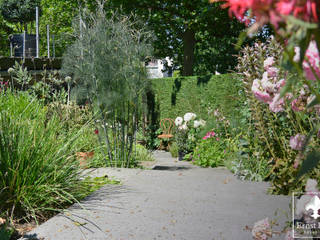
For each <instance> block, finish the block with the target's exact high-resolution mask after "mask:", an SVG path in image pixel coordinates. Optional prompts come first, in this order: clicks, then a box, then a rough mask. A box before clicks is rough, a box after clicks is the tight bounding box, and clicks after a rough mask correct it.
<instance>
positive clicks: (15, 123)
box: [0, 91, 85, 220]
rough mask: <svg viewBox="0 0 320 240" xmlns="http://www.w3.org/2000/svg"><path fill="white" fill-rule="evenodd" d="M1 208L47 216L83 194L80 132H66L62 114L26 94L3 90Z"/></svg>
mask: <svg viewBox="0 0 320 240" xmlns="http://www.w3.org/2000/svg"><path fill="white" fill-rule="evenodd" d="M0 129H1V131H0V189H1V192H0V202H1V206H0V212H1V215H6V216H8V217H16V218H19V217H22V218H29V217H33V218H35V219H37V220H38V219H44V218H46V217H47V213H48V212H50V211H52V210H54V209H55V210H57V209H61V208H62V207H63V206H65V205H66V204H71V203H73V202H75V201H76V199H77V198H78V197H79V196H81V194H82V193H83V191H85V188H83V186H81V185H80V184H79V178H78V163H77V161H76V160H75V157H74V152H75V151H76V150H77V149H76V148H75V145H76V139H77V137H78V136H79V135H80V134H81V132H79V131H69V132H65V131H63V128H62V127H61V124H60V121H59V118H58V117H57V116H56V115H52V116H51V118H50V119H49V120H48V119H47V110H46V107H44V106H43V105H42V104H41V103H40V102H39V101H38V100H37V99H35V98H32V97H30V96H29V95H27V94H26V93H19V94H17V95H15V94H12V93H11V92H9V91H6V92H2V93H1V95H0Z"/></svg>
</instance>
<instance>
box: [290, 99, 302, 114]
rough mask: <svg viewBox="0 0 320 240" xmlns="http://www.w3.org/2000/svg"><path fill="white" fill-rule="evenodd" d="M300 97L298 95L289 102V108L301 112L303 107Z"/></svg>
mask: <svg viewBox="0 0 320 240" xmlns="http://www.w3.org/2000/svg"><path fill="white" fill-rule="evenodd" d="M304 105H305V104H304V103H303V99H302V97H301V96H300V97H298V98H296V99H294V100H293V101H292V102H291V108H292V110H293V111H295V112H301V111H304V109H305V106H304Z"/></svg>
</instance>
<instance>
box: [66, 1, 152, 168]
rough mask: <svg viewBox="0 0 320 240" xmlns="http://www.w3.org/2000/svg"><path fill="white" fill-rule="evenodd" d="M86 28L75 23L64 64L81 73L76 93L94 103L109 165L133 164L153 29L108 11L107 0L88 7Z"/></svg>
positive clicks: (77, 76)
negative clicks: (143, 27)
mask: <svg viewBox="0 0 320 240" xmlns="http://www.w3.org/2000/svg"><path fill="white" fill-rule="evenodd" d="M82 19H83V25H84V26H85V27H82V32H81V33H78V29H79V26H75V33H77V36H76V40H75V42H74V43H73V44H72V45H71V46H70V47H69V48H68V50H67V51H66V53H65V55H64V57H63V64H62V70H63V72H64V73H65V74H66V75H68V76H73V78H74V79H77V81H76V86H75V88H74V89H73V93H74V94H75V95H76V96H77V98H78V99H82V100H87V101H89V102H91V103H93V105H94V108H95V110H96V111H97V117H98V118H99V119H100V122H99V124H97V125H96V128H97V129H96V131H97V133H98V136H99V139H100V142H103V143H105V144H103V145H102V146H105V153H106V156H107V157H106V158H105V159H106V163H107V164H108V165H109V166H116V167H129V165H130V164H131V160H132V148H133V142H134V140H135V139H134V136H135V133H136V131H137V126H138V123H137V122H138V120H139V116H140V113H141V110H142V108H141V95H142V94H143V92H144V89H145V85H146V81H145V78H146V69H145V67H144V60H145V58H146V57H147V56H150V50H151V45H150V44H149V43H148V41H150V36H151V35H150V33H149V32H147V31H146V30H145V29H139V30H138V29H135V28H134V26H136V25H138V23H137V21H134V19H133V18H130V17H127V16H118V15H116V14H114V15H112V16H111V17H110V16H109V17H107V14H106V12H105V11H104V10H103V6H100V7H99V8H98V9H97V12H94V13H90V12H88V11H87V12H86V11H84V13H83V15H82Z"/></svg>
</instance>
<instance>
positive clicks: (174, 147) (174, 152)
mask: <svg viewBox="0 0 320 240" xmlns="http://www.w3.org/2000/svg"><path fill="white" fill-rule="evenodd" d="M169 152H170V153H171V156H172V157H173V158H177V157H178V152H179V147H178V145H177V143H176V142H173V143H172V144H171V145H169Z"/></svg>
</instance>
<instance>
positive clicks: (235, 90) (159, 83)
mask: <svg viewBox="0 0 320 240" xmlns="http://www.w3.org/2000/svg"><path fill="white" fill-rule="evenodd" d="M150 81H151V84H152V89H153V90H152V91H153V95H154V98H155V101H156V105H159V119H163V118H173V119H175V118H176V117H177V116H183V114H185V113H186V112H195V113H197V115H198V117H199V118H202V119H207V118H208V115H210V114H211V113H212V112H213V111H214V110H215V109H220V111H221V112H222V113H223V114H224V115H225V116H226V117H228V119H233V122H234V123H235V124H237V123H238V122H239V121H240V119H239V116H240V114H241V108H240V107H241V106H242V105H243V98H244V95H243V92H241V90H242V82H241V81H240V79H239V78H238V77H237V75H235V74H222V75H213V76H212V75H207V76H201V77H178V78H162V79H152V80H150ZM208 112H209V113H208Z"/></svg>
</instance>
